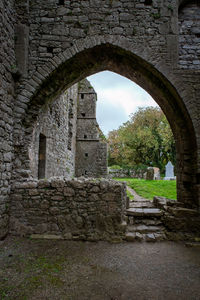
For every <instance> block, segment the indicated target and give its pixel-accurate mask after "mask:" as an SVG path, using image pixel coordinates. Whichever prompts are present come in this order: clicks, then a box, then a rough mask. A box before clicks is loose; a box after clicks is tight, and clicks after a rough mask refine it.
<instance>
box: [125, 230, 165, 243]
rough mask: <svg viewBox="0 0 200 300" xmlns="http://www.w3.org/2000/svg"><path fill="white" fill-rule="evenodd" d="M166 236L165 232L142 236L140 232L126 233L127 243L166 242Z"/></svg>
mask: <svg viewBox="0 0 200 300" xmlns="http://www.w3.org/2000/svg"><path fill="white" fill-rule="evenodd" d="M165 239H166V236H165V234H164V233H163V232H156V233H145V234H141V233H140V232H127V233H126V241H127V242H137V241H140V242H142V241H143V242H156V241H164V240H165Z"/></svg>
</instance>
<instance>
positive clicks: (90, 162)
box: [75, 80, 107, 177]
mask: <svg viewBox="0 0 200 300" xmlns="http://www.w3.org/2000/svg"><path fill="white" fill-rule="evenodd" d="M96 101H97V95H96V92H95V90H94V89H93V88H92V86H91V85H90V82H89V81H88V80H82V81H81V82H80V83H79V94H78V109H77V136H76V168H75V174H76V176H77V177H79V176H85V177H106V176H107V144H106V143H103V142H101V141H100V138H99V127H98V124H97V121H96Z"/></svg>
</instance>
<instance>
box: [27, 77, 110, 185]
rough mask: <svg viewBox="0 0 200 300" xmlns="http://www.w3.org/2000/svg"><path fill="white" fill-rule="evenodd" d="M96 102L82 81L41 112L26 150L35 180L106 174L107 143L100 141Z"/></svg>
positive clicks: (88, 86)
mask: <svg viewBox="0 0 200 300" xmlns="http://www.w3.org/2000/svg"><path fill="white" fill-rule="evenodd" d="M96 100H97V95H96V92H95V91H94V89H93V88H92V87H91V85H90V83H89V82H88V81H87V80H83V81H81V82H80V83H78V84H75V85H73V86H72V87H71V88H69V89H68V90H66V91H65V92H64V93H63V94H62V95H61V96H59V97H57V98H56V99H55V100H54V101H50V102H49V103H47V104H46V105H45V106H44V107H43V108H42V109H41V111H40V113H39V115H38V118H37V120H36V122H35V124H34V129H33V134H32V142H31V145H30V147H29V157H30V164H31V172H32V176H33V177H34V178H39V179H41V178H50V177H53V176H64V177H66V178H68V179H70V178H72V176H77V177H79V176H85V177H105V176H106V175H107V144H106V143H101V142H100V139H99V133H98V132H99V131H98V124H97V121H96Z"/></svg>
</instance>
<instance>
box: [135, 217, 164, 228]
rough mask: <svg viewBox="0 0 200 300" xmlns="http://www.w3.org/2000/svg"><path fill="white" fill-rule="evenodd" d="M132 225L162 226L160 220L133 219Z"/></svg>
mask: <svg viewBox="0 0 200 300" xmlns="http://www.w3.org/2000/svg"><path fill="white" fill-rule="evenodd" d="M133 224H138V225H139V224H144V225H147V226H159V225H162V222H161V220H160V219H137V218H135V220H134V223H133Z"/></svg>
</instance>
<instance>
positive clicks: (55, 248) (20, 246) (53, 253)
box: [0, 237, 200, 300]
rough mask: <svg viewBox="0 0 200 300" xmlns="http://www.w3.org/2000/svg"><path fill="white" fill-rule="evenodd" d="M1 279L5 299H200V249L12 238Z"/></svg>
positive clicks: (1, 251)
mask: <svg viewBox="0 0 200 300" xmlns="http://www.w3.org/2000/svg"><path fill="white" fill-rule="evenodd" d="M0 278H1V280H0V299H1V300H4V299H10V300H11V299H12V300H14V299H19V300H35V299H36V300H43V299H44V300H200V293H199V287H200V253H199V249H195V248H187V247H185V246H184V245H183V244H175V243H172V242H162V243H161V242H160V243H155V244H152V243H138V242H135V243H120V244H109V243H106V242H99V243H89V242H69V241H45V240H30V239H24V238H11V237H9V238H8V239H6V240H5V241H4V242H3V243H1V245H0Z"/></svg>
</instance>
